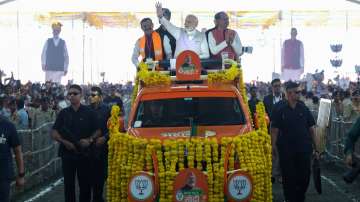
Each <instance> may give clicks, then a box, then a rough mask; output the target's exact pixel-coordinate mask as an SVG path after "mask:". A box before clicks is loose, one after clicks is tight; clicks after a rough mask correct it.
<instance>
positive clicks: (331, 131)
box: [326, 119, 358, 160]
mask: <svg viewBox="0 0 360 202" xmlns="http://www.w3.org/2000/svg"><path fill="white" fill-rule="evenodd" d="M352 124H353V122H351V121H343V120H341V119H333V120H332V121H331V122H330V126H329V128H328V131H327V136H326V152H327V154H328V155H329V156H330V157H332V158H335V159H337V160H341V159H344V144H345V138H346V133H347V132H348V131H349V130H350V128H351V126H352ZM357 151H358V150H357Z"/></svg>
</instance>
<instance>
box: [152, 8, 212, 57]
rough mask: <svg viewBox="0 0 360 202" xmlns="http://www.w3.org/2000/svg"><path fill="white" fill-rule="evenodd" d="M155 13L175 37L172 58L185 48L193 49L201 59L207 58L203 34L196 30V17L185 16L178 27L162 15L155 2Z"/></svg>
mask: <svg viewBox="0 0 360 202" xmlns="http://www.w3.org/2000/svg"><path fill="white" fill-rule="evenodd" d="M156 13H157V16H158V17H159V19H160V24H162V25H163V26H164V27H165V28H166V30H167V31H169V33H170V34H171V35H173V37H174V38H175V39H176V49H175V54H174V58H176V57H177V56H178V55H179V54H180V53H181V52H182V51H185V50H191V51H194V52H195V53H197V54H198V55H199V57H200V58H201V59H205V58H209V48H208V44H207V41H206V37H205V34H204V33H202V32H200V31H198V30H196V27H197V25H198V19H197V17H196V16H195V15H188V16H186V18H185V24H184V28H179V27H176V26H174V25H173V24H171V23H170V22H169V21H168V20H167V19H166V18H164V17H163V10H162V6H161V4H160V3H157V4H156Z"/></svg>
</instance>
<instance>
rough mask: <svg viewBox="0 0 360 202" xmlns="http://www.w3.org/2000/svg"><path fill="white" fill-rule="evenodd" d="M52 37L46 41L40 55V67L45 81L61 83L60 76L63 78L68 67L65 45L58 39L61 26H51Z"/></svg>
mask: <svg viewBox="0 0 360 202" xmlns="http://www.w3.org/2000/svg"><path fill="white" fill-rule="evenodd" d="M51 27H52V30H53V37H52V38H49V39H48V40H46V42H45V45H44V48H43V51H42V54H41V65H42V70H43V71H45V81H51V82H55V83H61V78H62V76H65V75H66V74H67V71H68V66H69V55H68V51H67V48H66V43H65V41H64V40H63V39H61V38H60V37H59V34H60V32H61V27H62V24H61V23H59V22H56V23H53V24H52V26H51Z"/></svg>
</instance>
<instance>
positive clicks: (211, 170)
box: [107, 64, 272, 202]
mask: <svg viewBox="0 0 360 202" xmlns="http://www.w3.org/2000/svg"><path fill="white" fill-rule="evenodd" d="M145 67H146V66H144V65H143V64H142V65H141V67H140V68H141V70H140V72H139V73H138V77H137V79H136V82H135V88H134V92H133V101H134V100H135V98H136V95H137V92H138V90H137V86H138V85H139V81H140V80H141V81H143V82H144V84H145V85H163V84H169V83H170V80H168V79H169V78H165V77H163V76H164V75H162V76H159V75H157V76H155V75H154V73H152V72H150V73H149V72H148V71H147V67H146V68H145ZM155 74H156V73H155ZM158 74H159V73H158ZM236 77H239V83H238V85H239V86H238V88H239V89H240V93H241V95H242V98H243V101H244V103H245V105H246V107H248V105H247V95H246V89H245V85H244V82H243V75H242V70H241V69H238V68H237V67H236V66H235V65H234V64H233V65H232V67H231V68H230V69H228V70H226V71H224V72H223V73H220V74H217V75H216V74H210V75H209V77H208V79H209V83H216V82H224V81H225V82H227V81H232V80H234V79H235V78H236ZM256 108H257V115H258V120H259V129H258V130H257V131H251V132H249V133H246V134H240V135H238V136H234V137H224V138H221V139H220V140H219V141H218V140H217V139H216V138H205V139H204V138H199V137H193V138H191V139H188V138H187V139H177V140H172V139H169V140H165V141H164V142H161V141H160V140H158V139H151V140H147V139H143V138H138V137H134V136H131V135H129V134H127V133H120V132H119V122H118V118H119V117H118V116H119V112H120V108H116V107H113V109H112V113H111V117H110V119H109V124H108V127H109V132H110V140H109V142H108V144H109V154H108V163H109V166H108V171H109V172H108V173H109V174H108V180H107V200H108V201H109V202H119V201H120V202H125V201H128V193H127V191H128V190H127V185H128V183H129V180H130V177H131V176H132V175H133V174H134V173H136V172H139V171H148V172H150V173H152V172H154V166H157V167H158V171H159V173H158V182H159V188H160V190H159V194H158V198H159V201H160V202H171V201H172V191H173V182H174V179H175V177H176V175H177V172H178V170H182V169H184V168H196V169H199V170H201V171H203V169H204V168H203V166H202V163H203V162H204V163H205V162H206V167H205V168H206V171H203V172H205V173H206V175H207V182H208V188H209V193H208V194H209V195H208V197H209V201H210V202H220V201H221V202H222V201H224V191H223V188H224V176H225V175H224V174H225V172H228V171H232V170H234V169H235V162H237V164H239V166H240V169H242V170H244V171H247V172H249V174H250V175H251V176H252V178H253V183H254V190H253V198H252V200H251V201H261V202H270V201H272V184H271V171H272V169H271V166H272V161H271V156H272V154H271V151H272V150H271V142H270V141H271V140H270V136H269V135H268V132H267V126H266V120H265V108H264V105H263V103H259V104H258V105H257V106H256ZM229 146H231V150H230V156H229V161H228V170H224V166H225V165H224V164H225V156H226V152H227V148H228V147H229ZM153 153H154V154H155V156H156V158H157V162H158V164H157V165H154V161H153V156H152V154H153ZM185 162H187V163H185ZM177 167H178V170H177Z"/></svg>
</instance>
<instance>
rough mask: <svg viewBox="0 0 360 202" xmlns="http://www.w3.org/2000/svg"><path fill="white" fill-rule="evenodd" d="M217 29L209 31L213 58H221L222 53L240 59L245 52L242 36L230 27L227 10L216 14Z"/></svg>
mask: <svg viewBox="0 0 360 202" xmlns="http://www.w3.org/2000/svg"><path fill="white" fill-rule="evenodd" d="M214 22H215V29H213V30H212V31H210V32H209V35H208V37H209V38H208V40H209V48H210V52H211V54H212V56H211V57H212V58H214V59H221V54H222V53H227V54H228V58H230V59H234V60H238V59H239V57H240V56H241V55H242V54H243V52H242V45H241V41H240V37H239V35H238V34H237V32H236V31H235V30H231V29H228V26H229V16H228V15H227V14H226V13H225V12H223V11H222V12H218V13H216V14H215V19H214Z"/></svg>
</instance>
